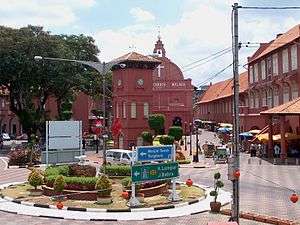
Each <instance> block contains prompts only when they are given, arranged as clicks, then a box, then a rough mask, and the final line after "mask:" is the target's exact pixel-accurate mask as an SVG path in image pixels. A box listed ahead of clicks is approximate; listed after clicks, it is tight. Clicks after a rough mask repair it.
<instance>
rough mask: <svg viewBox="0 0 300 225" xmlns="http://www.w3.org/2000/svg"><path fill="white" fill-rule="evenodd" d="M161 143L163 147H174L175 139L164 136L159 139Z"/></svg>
mask: <svg viewBox="0 0 300 225" xmlns="http://www.w3.org/2000/svg"><path fill="white" fill-rule="evenodd" d="M159 142H160V144H162V145H172V144H173V143H174V137H173V136H169V135H162V136H161V137H160V138H159Z"/></svg>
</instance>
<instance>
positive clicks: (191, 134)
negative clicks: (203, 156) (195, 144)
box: [190, 123, 193, 155]
mask: <svg viewBox="0 0 300 225" xmlns="http://www.w3.org/2000/svg"><path fill="white" fill-rule="evenodd" d="M192 125H193V124H192V123H190V155H192V136H193V133H192V132H193V130H192Z"/></svg>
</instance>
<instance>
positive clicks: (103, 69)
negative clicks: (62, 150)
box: [34, 56, 126, 165]
mask: <svg viewBox="0 0 300 225" xmlns="http://www.w3.org/2000/svg"><path fill="white" fill-rule="evenodd" d="M34 60H36V61H40V60H49V61H60V62H74V63H79V64H83V65H87V66H90V67H92V68H94V69H95V70H96V71H97V72H98V73H99V74H100V75H101V76H102V78H103V82H102V88H103V93H102V107H103V109H102V110H103V130H104V132H103V133H104V134H103V142H104V143H103V146H104V147H103V164H104V165H105V164H106V143H105V142H106V140H107V137H108V136H107V134H106V133H107V130H106V122H105V120H106V118H105V117H106V104H105V101H106V99H105V92H106V91H105V90H106V85H105V75H106V74H107V73H108V72H109V71H110V69H111V68H112V67H113V66H115V65H119V66H120V67H121V68H125V67H126V65H125V64H122V63H120V62H118V61H111V62H108V63H105V62H102V63H101V62H93V61H84V60H75V59H74V60H73V59H64V58H52V57H43V56H34Z"/></svg>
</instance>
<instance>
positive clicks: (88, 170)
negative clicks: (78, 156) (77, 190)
mask: <svg viewBox="0 0 300 225" xmlns="http://www.w3.org/2000/svg"><path fill="white" fill-rule="evenodd" d="M96 173H97V171H96V167H94V166H91V165H78V164H73V165H70V166H69V174H70V176H75V177H94V176H96Z"/></svg>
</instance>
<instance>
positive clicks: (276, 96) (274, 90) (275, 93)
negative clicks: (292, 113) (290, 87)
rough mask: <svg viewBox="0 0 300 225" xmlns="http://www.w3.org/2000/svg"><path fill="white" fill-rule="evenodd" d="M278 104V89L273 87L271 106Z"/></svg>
mask: <svg viewBox="0 0 300 225" xmlns="http://www.w3.org/2000/svg"><path fill="white" fill-rule="evenodd" d="M278 105H279V89H278V87H274V88H273V106H278Z"/></svg>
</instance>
